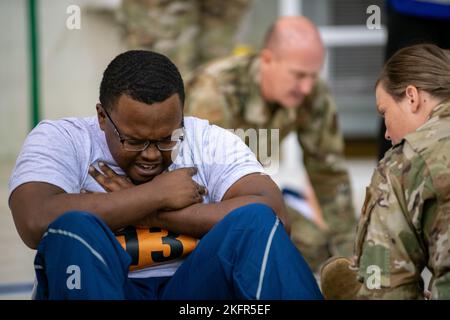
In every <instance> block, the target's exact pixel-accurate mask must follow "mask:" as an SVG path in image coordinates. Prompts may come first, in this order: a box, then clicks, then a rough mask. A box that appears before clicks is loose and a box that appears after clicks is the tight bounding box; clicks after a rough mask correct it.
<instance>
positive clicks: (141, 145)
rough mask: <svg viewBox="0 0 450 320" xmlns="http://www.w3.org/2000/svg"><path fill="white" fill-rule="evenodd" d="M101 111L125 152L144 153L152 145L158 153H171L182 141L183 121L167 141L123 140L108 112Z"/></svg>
mask: <svg viewBox="0 0 450 320" xmlns="http://www.w3.org/2000/svg"><path fill="white" fill-rule="evenodd" d="M103 111H105V114H106V116H107V117H108V119H109V121H111V123H112V125H113V126H114V131H115V132H116V134H117V136H118V137H119V140H120V143H121V144H122V147H123V148H124V150H126V151H132V152H138V151H144V150H145V149H147V148H148V147H149V146H150V145H151V144H154V145H155V146H156V148H157V149H158V150H159V151H172V150H173V149H175V148H176V147H178V145H179V144H180V143H181V142H182V141H183V140H184V125H183V121H182V122H181V128H179V129H176V130H175V131H174V132H173V133H172V136H171V137H170V138H169V139H164V140H136V139H127V138H124V137H122V134H121V133H120V132H119V129H118V128H117V126H116V124H115V123H114V121H113V120H112V119H111V116H110V115H109V113H108V111H106V109H105V108H103Z"/></svg>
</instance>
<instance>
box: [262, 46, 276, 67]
mask: <svg viewBox="0 0 450 320" xmlns="http://www.w3.org/2000/svg"><path fill="white" fill-rule="evenodd" d="M259 57H260V60H261V63H263V64H266V65H267V64H270V63H271V62H272V60H273V58H274V57H273V52H272V51H270V50H269V49H262V50H261V53H260V54H259Z"/></svg>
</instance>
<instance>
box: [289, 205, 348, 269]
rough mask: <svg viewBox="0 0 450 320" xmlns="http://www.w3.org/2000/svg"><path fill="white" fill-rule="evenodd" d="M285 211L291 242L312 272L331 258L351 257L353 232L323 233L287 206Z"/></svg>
mask: <svg viewBox="0 0 450 320" xmlns="http://www.w3.org/2000/svg"><path fill="white" fill-rule="evenodd" d="M287 209H288V213H289V219H290V221H291V240H292V242H293V243H294V244H295V246H296V247H297V249H299V250H300V252H301V253H302V255H303V257H304V258H305V260H306V262H307V263H308V264H309V266H310V267H311V269H312V270H313V271H314V272H317V271H318V270H319V268H320V266H321V264H322V263H323V262H325V261H326V260H327V259H328V258H330V257H332V256H344V257H351V256H352V254H353V240H354V233H353V232H345V233H335V232H327V231H323V230H321V229H320V228H319V227H317V226H316V224H314V223H313V222H312V221H311V220H309V219H306V218H305V217H304V216H303V215H301V214H300V213H299V212H298V211H296V210H294V209H292V208H289V206H288V207H287Z"/></svg>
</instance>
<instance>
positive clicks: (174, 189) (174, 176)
mask: <svg viewBox="0 0 450 320" xmlns="http://www.w3.org/2000/svg"><path fill="white" fill-rule="evenodd" d="M99 168H100V170H101V172H99V171H98V170H97V169H96V168H95V167H93V166H91V167H90V168H89V174H90V175H91V176H92V178H94V179H95V181H97V182H98V184H99V185H101V186H102V187H103V189H105V191H106V192H114V191H120V190H124V189H129V188H132V187H133V186H134V184H133V183H132V182H131V180H130V179H129V178H127V177H126V176H121V175H118V174H117V173H115V172H114V171H113V170H112V169H111V168H109V167H108V166H107V165H106V164H104V163H102V162H100V163H99ZM196 173H197V168H194V167H190V168H181V169H176V170H173V171H170V172H165V173H162V174H160V175H158V176H156V177H155V178H154V179H153V180H152V181H149V182H147V183H154V184H157V185H158V190H161V193H162V195H163V196H164V197H163V206H162V208H163V209H164V210H176V209H182V208H185V207H187V206H190V205H192V204H194V203H201V202H203V196H204V195H206V194H207V189H206V188H205V187H204V186H201V185H199V184H198V183H197V182H195V181H194V180H193V179H192V176H194V175H195V174H196Z"/></svg>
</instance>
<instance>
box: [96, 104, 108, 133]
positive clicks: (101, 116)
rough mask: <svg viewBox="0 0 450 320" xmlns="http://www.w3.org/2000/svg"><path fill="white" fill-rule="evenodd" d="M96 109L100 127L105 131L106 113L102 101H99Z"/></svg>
mask: <svg viewBox="0 0 450 320" xmlns="http://www.w3.org/2000/svg"><path fill="white" fill-rule="evenodd" d="M95 109H97V119H98V125H99V126H100V129H102V131H105V125H106V115H105V111H103V106H102V105H101V104H100V103H97V104H96V106H95Z"/></svg>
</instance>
